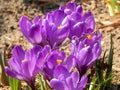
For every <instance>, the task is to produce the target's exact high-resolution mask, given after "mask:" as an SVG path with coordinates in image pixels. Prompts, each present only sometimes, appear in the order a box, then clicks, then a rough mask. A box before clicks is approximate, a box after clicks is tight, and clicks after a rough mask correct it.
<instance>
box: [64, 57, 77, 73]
mask: <svg viewBox="0 0 120 90" xmlns="http://www.w3.org/2000/svg"><path fill="white" fill-rule="evenodd" d="M75 64H76V62H75V57H74V56H73V55H70V56H69V57H68V59H67V61H66V64H65V66H66V68H67V69H68V71H71V70H72V69H73V68H74V67H75Z"/></svg>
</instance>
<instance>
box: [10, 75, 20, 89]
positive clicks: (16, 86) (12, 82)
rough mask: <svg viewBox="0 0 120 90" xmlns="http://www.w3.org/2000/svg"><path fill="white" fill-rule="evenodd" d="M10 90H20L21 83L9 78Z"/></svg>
mask: <svg viewBox="0 0 120 90" xmlns="http://www.w3.org/2000/svg"><path fill="white" fill-rule="evenodd" d="M9 83H10V87H11V90H20V86H21V82H20V80H17V79H15V78H12V77H9Z"/></svg>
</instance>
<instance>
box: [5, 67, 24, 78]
mask: <svg viewBox="0 0 120 90" xmlns="http://www.w3.org/2000/svg"><path fill="white" fill-rule="evenodd" d="M5 72H6V73H7V74H8V75H10V76H11V77H13V78H16V79H19V80H24V78H23V77H22V76H21V75H19V74H17V73H14V72H13V71H11V70H10V69H9V68H8V67H5Z"/></svg>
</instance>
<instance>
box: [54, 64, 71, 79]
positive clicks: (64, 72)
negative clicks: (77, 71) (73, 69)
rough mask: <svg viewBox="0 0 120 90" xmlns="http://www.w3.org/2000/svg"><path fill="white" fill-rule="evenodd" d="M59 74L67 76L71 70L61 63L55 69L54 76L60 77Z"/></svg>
mask: <svg viewBox="0 0 120 90" xmlns="http://www.w3.org/2000/svg"><path fill="white" fill-rule="evenodd" d="M59 75H64V77H65V78H66V77H68V76H69V75H70V74H69V71H68V70H67V69H66V68H65V67H64V66H61V65H59V66H57V67H56V68H55V70H54V77H55V78H58V77H59Z"/></svg>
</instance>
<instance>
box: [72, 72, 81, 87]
mask: <svg viewBox="0 0 120 90" xmlns="http://www.w3.org/2000/svg"><path fill="white" fill-rule="evenodd" d="M71 77H72V80H73V83H74V87H77V84H78V83H79V80H80V75H79V72H78V71H75V72H73V73H72V74H71Z"/></svg>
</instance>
